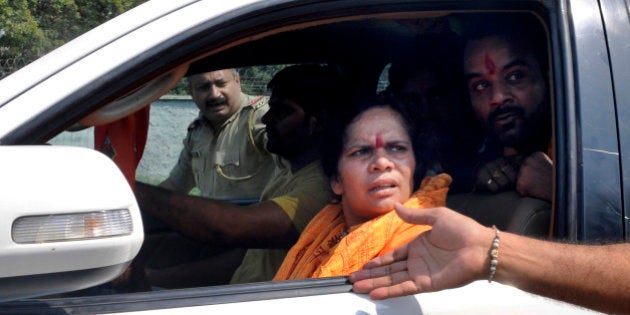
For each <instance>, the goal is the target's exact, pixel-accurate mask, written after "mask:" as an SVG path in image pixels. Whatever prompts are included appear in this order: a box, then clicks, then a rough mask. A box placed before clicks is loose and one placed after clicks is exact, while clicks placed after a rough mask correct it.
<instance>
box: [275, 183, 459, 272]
mask: <svg viewBox="0 0 630 315" xmlns="http://www.w3.org/2000/svg"><path fill="white" fill-rule="evenodd" d="M450 183H451V177H450V176H449V175H448V174H439V175H437V176H434V177H426V178H424V179H423V180H422V184H421V185H420V189H418V190H417V191H416V192H415V193H414V194H413V195H412V196H411V198H410V199H409V200H407V201H406V202H405V203H404V205H405V206H406V207H410V208H418V209H422V208H430V207H437V206H444V205H446V194H447V192H448V186H449V184H450ZM430 228H431V227H430V226H427V225H414V224H409V223H406V222H404V221H403V220H402V219H401V218H400V217H399V216H398V215H397V214H396V211H390V212H388V213H386V214H384V215H381V216H379V217H377V218H374V219H372V220H369V221H367V222H365V223H362V224H359V225H356V226H353V227H350V229H349V233H348V232H347V231H348V228H347V227H346V223H345V220H344V217H343V211H342V209H341V205H340V204H329V205H327V206H326V207H324V209H322V210H321V211H320V212H319V213H318V214H317V215H316V216H315V217H314V218H313V219H312V220H311V222H309V224H308V225H307V226H306V228H305V229H304V232H302V234H301V235H300V238H299V239H298V241H297V243H296V244H295V245H294V246H293V247H292V248H291V250H290V251H289V253H288V254H287V257H286V258H285V259H284V261H283V263H282V265H281V266H280V269H279V270H278V272H277V273H276V276H275V277H274V279H273V280H288V279H302V278H318V277H332V276H343V275H348V274H350V273H351V272H353V271H356V270H359V269H361V268H362V267H363V265H364V264H365V263H367V262H368V261H370V260H371V259H372V258H374V257H378V256H380V255H383V254H385V253H387V252H390V251H392V250H394V249H396V248H397V247H399V246H401V245H403V244H406V243H408V242H409V241H411V240H412V239H414V238H415V237H416V236H418V235H419V234H420V233H422V232H424V231H427V230H429V229H430ZM346 234H347V235H346Z"/></svg>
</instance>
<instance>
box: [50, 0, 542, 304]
mask: <svg viewBox="0 0 630 315" xmlns="http://www.w3.org/2000/svg"><path fill="white" fill-rule="evenodd" d="M475 14H477V12H476V11H461V12H460V11H453V12H450V11H418V12H415V11H407V10H404V9H400V10H399V11H396V10H391V11H386V10H383V12H380V11H379V12H376V11H375V12H372V13H370V14H361V15H356V14H352V13H350V12H337V13H336V15H335V16H331V17H328V18H326V19H317V18H314V17H309V18H302V20H300V21H291V22H290V23H289V22H287V23H286V24H285V25H281V26H279V27H269V28H268V29H262V30H259V31H258V33H257V34H249V36H243V37H242V38H237V39H234V40H233V41H232V42H229V43H228V42H226V43H222V44H221V45H220V46H216V45H215V46H212V47H211V48H212V49H210V50H208V51H205V52H204V53H202V54H201V53H200V54H196V55H194V56H188V55H184V56H181V58H182V60H184V61H182V62H181V64H180V65H179V66H176V67H173V70H170V71H168V73H165V74H163V75H160V76H159V77H158V78H156V79H153V80H152V81H151V82H149V83H147V84H144V85H143V86H142V87H141V88H138V87H135V88H131V89H129V90H130V91H129V92H128V93H127V94H126V95H125V96H124V97H121V98H119V99H118V100H117V101H115V102H112V103H110V104H109V105H107V106H105V107H101V108H100V109H99V110H98V111H95V112H94V113H93V114H90V115H88V116H86V117H85V118H83V119H81V120H80V121H79V122H78V123H77V124H76V125H74V126H72V127H70V128H68V130H72V131H68V132H64V134H62V136H65V137H71V136H72V135H71V134H73V133H76V132H77V130H83V131H81V132H87V133H90V132H91V131H89V130H90V129H87V131H86V129H85V128H87V127H90V126H94V125H99V124H103V123H109V122H111V121H115V120H117V119H120V118H121V117H125V116H126V115H128V114H129V113H133V112H135V111H137V110H138V109H139V108H142V107H144V106H147V105H148V104H151V103H153V102H155V101H157V100H158V99H160V97H163V96H164V95H165V94H167V93H168V91H170V90H171V89H172V88H174V87H175V86H177V85H178V84H180V85H181V84H184V85H185V84H186V83H185V82H186V81H180V80H185V77H187V76H189V75H192V74H195V73H202V72H207V71H212V70H218V69H227V68H237V69H241V73H244V69H249V68H255V67H266V69H267V68H269V67H270V66H277V67H276V68H275V69H280V68H281V67H282V66H278V65H291V64H302V63H319V64H327V65H331V66H334V67H335V68H336V69H338V71H339V73H341V74H342V75H343V78H344V82H346V84H345V86H344V87H343V88H344V90H345V91H347V93H349V95H352V96H354V97H356V98H361V97H366V96H369V95H373V94H375V93H383V92H386V91H387V89H388V86H389V79H388V77H389V74H390V72H389V70H390V68H391V67H392V66H393V65H394V64H396V63H397V62H398V61H399V60H400V59H401V58H404V57H405V56H406V55H408V54H409V53H410V52H413V53H418V54H425V53H426V55H424V56H425V57H426V58H437V57H439V56H435V55H434V56H433V57H431V56H432V55H431V54H430V53H428V52H430V51H431V50H432V49H434V48H435V47H427V46H422V47H417V44H418V43H419V42H422V39H424V38H428V37H430V38H431V40H432V43H435V45H441V44H445V45H446V46H445V47H448V48H446V49H452V50H451V51H448V54H446V55H444V54H442V57H443V60H434V61H432V63H434V64H437V66H438V68H437V69H441V68H439V67H440V66H446V65H448V66H451V67H452V68H453V69H459V67H458V65H459V63H458V61H457V58H459V57H460V56H461V51H457V49H461V47H462V46H461V42H460V41H461V38H460V36H459V33H461V31H462V28H465V27H466V24H465V20H466V17H468V16H473V15H475ZM505 14H513V12H505ZM529 14H533V13H529ZM540 20H541V23H543V20H544V17H541V19H540ZM453 40H454V41H455V44H453V42H452V41H453ZM440 41H443V42H444V43H440ZM425 43H426V42H425ZM217 47H219V48H217ZM458 75H459V76H461V75H463V74H462V73H453V76H458ZM247 80H248V78H246V77H243V89H244V90H245V91H247V90H248V89H249V90H250V91H257V92H259V91H260V89H261V88H260V86H258V87H256V88H251V87H247V84H248V83H247ZM252 80H253V79H252ZM181 82H184V83H181ZM458 82H460V81H457V80H455V78H453V81H451V82H450V83H449V84H451V85H452V86H451V87H450V89H448V90H447V91H445V92H446V93H461V92H462V91H465V87H464V86H463V85H461V86H460V85H457V84H458ZM263 87H264V84H263ZM456 91H459V92H456ZM442 92H444V91H442ZM263 93H267V92H266V91H264V90H263ZM440 97H441V98H442V99H443V100H452V99H453V98H449V96H448V95H444V96H442V95H440ZM455 100H456V101H457V102H460V103H459V104H456V105H457V106H462V105H465V104H466V102H467V99H466V97H465V96H458V98H455ZM190 104H192V101H190V102H189V105H190ZM552 104H553V103H552ZM191 108H192V107H191ZM458 108H459V111H455V112H454V113H456V114H455V115H454V116H453V117H452V118H453V119H454V121H457V123H455V124H460V125H461V121H466V123H467V124H468V125H467V126H476V125H477V124H478V122H477V121H476V119H475V117H474V115H473V113H472V111H471V110H470V109H469V108H468V109H466V107H463V106H462V107H458ZM193 111H194V108H193ZM451 113H453V112H451ZM193 118H194V117H193ZM455 124H454V125H455ZM152 128H155V127H152ZM171 128H172V126H171ZM476 128H478V129H474V130H468V131H467V132H464V133H465V134H466V135H467V136H469V138H468V139H464V140H462V141H455V142H449V143H450V145H458V146H468V147H470V148H474V147H476V146H478V145H479V144H480V143H481V141H482V140H483V131H482V130H481V127H479V126H477V127H476ZM175 129H179V131H180V132H183V133H184V134H185V130H186V125H181V126H176V127H175ZM151 132H152V130H151V129H149V137H150V135H151ZM181 135H182V133H180V135H179V136H177V137H175V139H176V140H175V141H177V143H178V144H181V140H182V138H181ZM82 141H85V140H82ZM50 143H52V144H57V143H67V142H63V141H62V140H60V137H57V138H56V139H52V140H51V141H50ZM82 145H88V146H89V145H91V143H89V142H88V143H83V144H82ZM152 145H154V146H157V145H158V144H157V143H152V142H151V141H149V142H148V143H147V146H152ZM147 150H148V149H147ZM449 152H450V151H449ZM453 152H457V150H455V151H453ZM465 167H468V168H470V169H469V170H468V172H469V175H470V174H473V172H474V169H472V167H474V166H471V165H466V166H465ZM168 171H169V170H168V169H167V170H166V172H168ZM167 174H168V173H167ZM137 176H138V177H139V178H140V177H141V174H138V175H137ZM156 180H160V179H156ZM233 202H235V203H240V204H243V203H248V202H252V201H244V200H233ZM447 205H448V206H449V207H451V208H453V209H455V210H457V211H459V212H462V213H464V214H466V215H468V216H470V217H472V218H473V219H475V220H477V221H479V222H480V223H481V224H484V225H496V226H497V228H499V229H500V230H505V231H510V232H514V233H519V234H525V235H530V236H535V237H541V238H544V237H549V236H550V235H552V234H551V233H552V227H553V225H552V218H553V211H552V210H553V207H552V203H550V202H548V201H544V200H539V199H535V198H530V197H522V196H520V195H519V194H518V193H517V192H516V191H506V192H502V193H498V194H488V193H480V192H472V191H465V190H463V189H462V190H460V189H456V190H454V191H452V192H451V193H449V196H448V199H447ZM145 233H146V239H147V240H149V239H151V237H165V235H171V234H173V233H176V232H174V231H173V230H170V229H169V228H167V227H166V226H165V225H164V224H163V223H161V222H157V221H149V220H147V221H146V222H145ZM208 283H209V284H215V283H213V282H212V281H208ZM101 289H102V288H101ZM104 292H109V291H106V290H101V291H97V290H94V289H91V290H87V291H82V292H75V293H72V294H70V296H76V295H89V294H103V293H104Z"/></svg>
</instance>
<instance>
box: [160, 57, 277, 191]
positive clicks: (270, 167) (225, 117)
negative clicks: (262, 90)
mask: <svg viewBox="0 0 630 315" xmlns="http://www.w3.org/2000/svg"><path fill="white" fill-rule="evenodd" d="M189 82H190V94H191V95H192V98H193V101H194V102H195V104H197V107H198V108H199V117H198V118H197V119H195V120H194V121H193V122H192V123H191V124H190V126H189V127H188V134H187V136H186V139H184V148H183V149H182V151H181V153H180V156H179V160H178V162H177V164H176V165H175V167H174V168H173V170H172V171H171V173H170V175H169V177H168V178H167V179H166V180H165V181H164V182H162V183H161V184H160V186H162V187H164V188H167V189H171V190H176V191H180V192H189V191H190V190H191V189H192V188H193V187H198V188H199V190H200V191H201V196H202V197H207V198H211V199H215V200H230V199H251V200H257V199H258V198H259V196H260V193H261V191H262V189H263V187H264V186H265V184H266V182H267V180H268V179H269V178H271V177H272V175H273V173H274V172H275V171H276V163H275V162H274V157H273V156H272V154H271V153H269V152H267V150H266V149H265V144H266V142H267V135H266V132H265V125H264V124H263V123H262V122H261V118H262V116H263V115H264V114H265V113H266V112H267V110H268V109H269V105H268V102H267V99H266V98H264V97H263V96H250V95H246V94H244V93H243V92H241V81H240V76H239V74H238V71H237V70H236V69H225V70H217V71H212V72H207V73H200V74H195V75H192V76H190V77H189Z"/></svg>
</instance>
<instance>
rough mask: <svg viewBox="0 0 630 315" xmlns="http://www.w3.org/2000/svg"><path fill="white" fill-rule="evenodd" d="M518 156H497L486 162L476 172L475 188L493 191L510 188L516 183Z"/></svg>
mask: <svg viewBox="0 0 630 315" xmlns="http://www.w3.org/2000/svg"><path fill="white" fill-rule="evenodd" d="M519 164H520V158H517V156H511V157H505V158H499V159H497V160H494V161H492V162H488V163H487V164H486V165H484V166H483V167H482V168H481V169H480V170H479V171H478V172H477V181H476V184H475V185H476V188H477V189H478V190H482V191H484V190H485V191H490V192H493V193H496V192H501V191H505V190H509V189H512V188H513V187H514V185H515V183H516V178H517V175H518V169H519Z"/></svg>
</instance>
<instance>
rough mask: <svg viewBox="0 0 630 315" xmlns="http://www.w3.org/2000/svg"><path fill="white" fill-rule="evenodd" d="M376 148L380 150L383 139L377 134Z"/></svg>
mask: <svg viewBox="0 0 630 315" xmlns="http://www.w3.org/2000/svg"><path fill="white" fill-rule="evenodd" d="M375 145H376V148H377V149H378V148H382V147H383V137H381V134H380V133H378V134H376V144H375Z"/></svg>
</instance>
